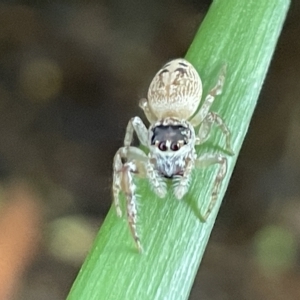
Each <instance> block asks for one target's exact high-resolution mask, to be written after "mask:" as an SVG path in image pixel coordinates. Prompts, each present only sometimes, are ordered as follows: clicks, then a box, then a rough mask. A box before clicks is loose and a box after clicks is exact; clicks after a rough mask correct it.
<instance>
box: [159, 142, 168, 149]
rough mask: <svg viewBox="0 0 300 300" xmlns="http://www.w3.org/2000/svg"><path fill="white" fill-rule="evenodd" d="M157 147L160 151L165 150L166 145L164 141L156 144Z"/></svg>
mask: <svg viewBox="0 0 300 300" xmlns="http://www.w3.org/2000/svg"><path fill="white" fill-rule="evenodd" d="M158 149H159V150H161V151H167V150H168V148H167V146H166V142H160V143H159V144H158Z"/></svg>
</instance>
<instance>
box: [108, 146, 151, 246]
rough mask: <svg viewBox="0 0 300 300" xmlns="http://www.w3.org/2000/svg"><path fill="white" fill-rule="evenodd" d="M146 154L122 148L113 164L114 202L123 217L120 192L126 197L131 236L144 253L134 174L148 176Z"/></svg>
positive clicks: (118, 212)
mask: <svg viewBox="0 0 300 300" xmlns="http://www.w3.org/2000/svg"><path fill="white" fill-rule="evenodd" d="M146 160H147V156H146V154H145V153H144V152H143V151H142V150H140V149H138V148H135V147H129V148H128V149H127V148H125V147H122V148H120V149H119V150H118V151H117V153H116V154H115V157H114V162H113V188H112V190H113V201H114V204H115V207H116V211H117V215H118V216H119V217H121V215H122V211H121V207H120V198H119V194H120V192H123V193H124V194H125V197H126V212H127V220H128V225H129V228H130V231H131V235H132V237H133V239H134V241H135V244H136V246H137V248H138V250H139V251H142V245H141V242H140V238H139V236H138V233H137V229H136V221H137V207H136V194H135V190H136V186H135V184H134V182H133V174H136V173H138V174H139V175H140V176H144V175H145V174H146V171H145V161H146Z"/></svg>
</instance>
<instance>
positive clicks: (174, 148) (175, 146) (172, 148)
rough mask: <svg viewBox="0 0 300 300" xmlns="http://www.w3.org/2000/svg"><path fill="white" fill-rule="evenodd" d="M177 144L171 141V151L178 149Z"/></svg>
mask: <svg viewBox="0 0 300 300" xmlns="http://www.w3.org/2000/svg"><path fill="white" fill-rule="evenodd" d="M179 148H180V147H179V144H178V143H172V145H171V150H172V151H178V150H179Z"/></svg>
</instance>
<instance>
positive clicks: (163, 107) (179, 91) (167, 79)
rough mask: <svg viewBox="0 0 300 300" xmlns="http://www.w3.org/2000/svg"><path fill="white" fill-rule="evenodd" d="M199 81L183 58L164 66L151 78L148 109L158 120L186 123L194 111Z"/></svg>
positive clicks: (199, 85) (200, 86)
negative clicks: (173, 119)
mask: <svg viewBox="0 0 300 300" xmlns="http://www.w3.org/2000/svg"><path fill="white" fill-rule="evenodd" d="M201 96H202V82H201V79H200V76H199V74H198V72H197V71H196V69H195V68H194V67H193V66H192V65H191V64H190V63H189V62H188V61H186V60H185V59H182V58H180V59H175V60H172V61H170V62H169V63H167V64H165V65H164V66H163V67H162V68H161V69H160V70H159V71H158V72H157V74H156V75H155V76H154V78H153V80H152V82H151V84H150V87H149V90H148V104H149V108H150V110H151V111H152V112H153V114H154V115H155V116H156V117H157V118H158V119H163V118H166V117H170V116H172V117H177V118H179V119H186V120H188V119H189V118H190V117H191V116H192V115H193V114H194V113H195V111H196V110H197V108H198V106H199V104H200V100H201Z"/></svg>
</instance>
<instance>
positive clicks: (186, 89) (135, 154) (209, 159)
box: [113, 59, 233, 250]
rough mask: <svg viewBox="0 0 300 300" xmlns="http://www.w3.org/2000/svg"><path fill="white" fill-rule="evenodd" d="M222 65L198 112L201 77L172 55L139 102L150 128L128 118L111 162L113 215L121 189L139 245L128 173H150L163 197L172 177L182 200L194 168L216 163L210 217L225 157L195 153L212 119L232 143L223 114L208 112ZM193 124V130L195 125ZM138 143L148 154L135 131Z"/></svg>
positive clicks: (219, 84)
mask: <svg viewBox="0 0 300 300" xmlns="http://www.w3.org/2000/svg"><path fill="white" fill-rule="evenodd" d="M224 79H225V68H223V69H222V71H221V74H220V76H219V79H218V82H217V84H216V86H215V87H214V88H213V89H212V90H211V91H210V92H209V94H208V95H207V97H206V98H205V100H204V103H203V105H202V106H201V107H200V109H199V110H198V112H197V113H196V111H197V109H198V107H199V104H200V101H201V96H202V82H201V79H200V77H199V75H198V73H197V71H196V69H195V68H194V67H193V66H192V65H191V64H190V63H189V62H188V61H186V60H184V59H175V60H173V61H171V62H169V63H167V64H166V65H164V66H163V67H162V68H161V70H159V71H158V73H157V74H156V75H155V76H154V78H153V80H152V82H151V84H150V87H149V90H148V99H142V100H141V101H140V107H141V108H142V109H143V110H144V113H145V115H146V117H147V119H148V121H149V122H150V126H149V129H147V128H146V126H145V125H144V123H143V122H142V120H141V119H140V118H139V117H134V118H132V119H131V120H130V121H129V123H128V126H127V129H126V135H125V138H124V146H123V147H122V148H120V149H119V150H118V151H117V153H116V155H115V157H114V163H113V170H114V174H113V197H114V203H115V206H116V209H117V214H118V215H119V216H121V214H122V213H121V209H120V205H119V193H120V191H122V192H123V193H124V194H125V196H126V199H127V216H128V223H129V226H130V230H131V233H132V235H133V237H134V240H135V242H136V245H137V247H138V249H139V250H141V249H142V246H141V243H140V239H139V236H138V234H137V231H136V215H137V211H136V195H135V185H134V183H133V179H132V176H133V174H135V173H138V174H139V175H140V176H144V177H146V178H148V180H149V182H150V184H151V186H152V188H153V190H154V192H155V193H156V194H157V195H158V196H159V197H161V198H164V197H165V195H166V192H167V189H166V184H165V179H166V178H168V179H174V178H175V179H176V180H174V185H173V186H174V188H173V189H174V195H175V197H176V198H177V199H182V198H183V196H184V195H185V194H186V193H187V191H188V188H189V182H190V179H191V173H192V170H193V169H194V167H204V166H209V165H212V164H216V163H217V164H219V165H220V168H219V171H218V174H217V177H216V179H215V182H214V187H213V191H212V197H211V201H210V205H209V207H208V210H207V212H206V214H205V216H204V217H205V218H207V217H208V215H209V214H210V212H211V210H212V209H213V206H214V204H215V202H216V198H217V195H218V192H219V189H220V186H221V183H222V180H223V178H224V176H225V174H226V170H227V159H226V158H225V157H223V156H221V155H219V154H210V153H204V154H202V155H201V156H197V154H196V151H195V146H196V145H200V144H202V143H203V142H205V141H206V140H207V138H208V136H209V133H210V129H211V125H212V124H216V125H217V126H218V127H219V128H220V129H221V131H222V132H223V133H224V134H225V136H226V148H227V150H228V151H229V152H230V153H231V154H233V151H232V150H231V147H230V132H229V130H228V128H227V126H226V125H225V123H224V121H223V120H222V118H221V117H220V116H219V115H218V114H216V113H214V112H211V111H210V107H211V105H212V103H213V101H214V99H215V96H216V95H219V94H220V93H221V91H222V87H223V84H224ZM195 128H197V130H195ZM134 132H136V134H137V136H138V139H139V140H140V142H141V144H142V145H143V146H145V147H147V148H148V149H149V154H148V155H146V154H145V153H144V152H143V151H142V150H141V149H139V148H136V147H132V146H131V142H132V139H133V133H134Z"/></svg>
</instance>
